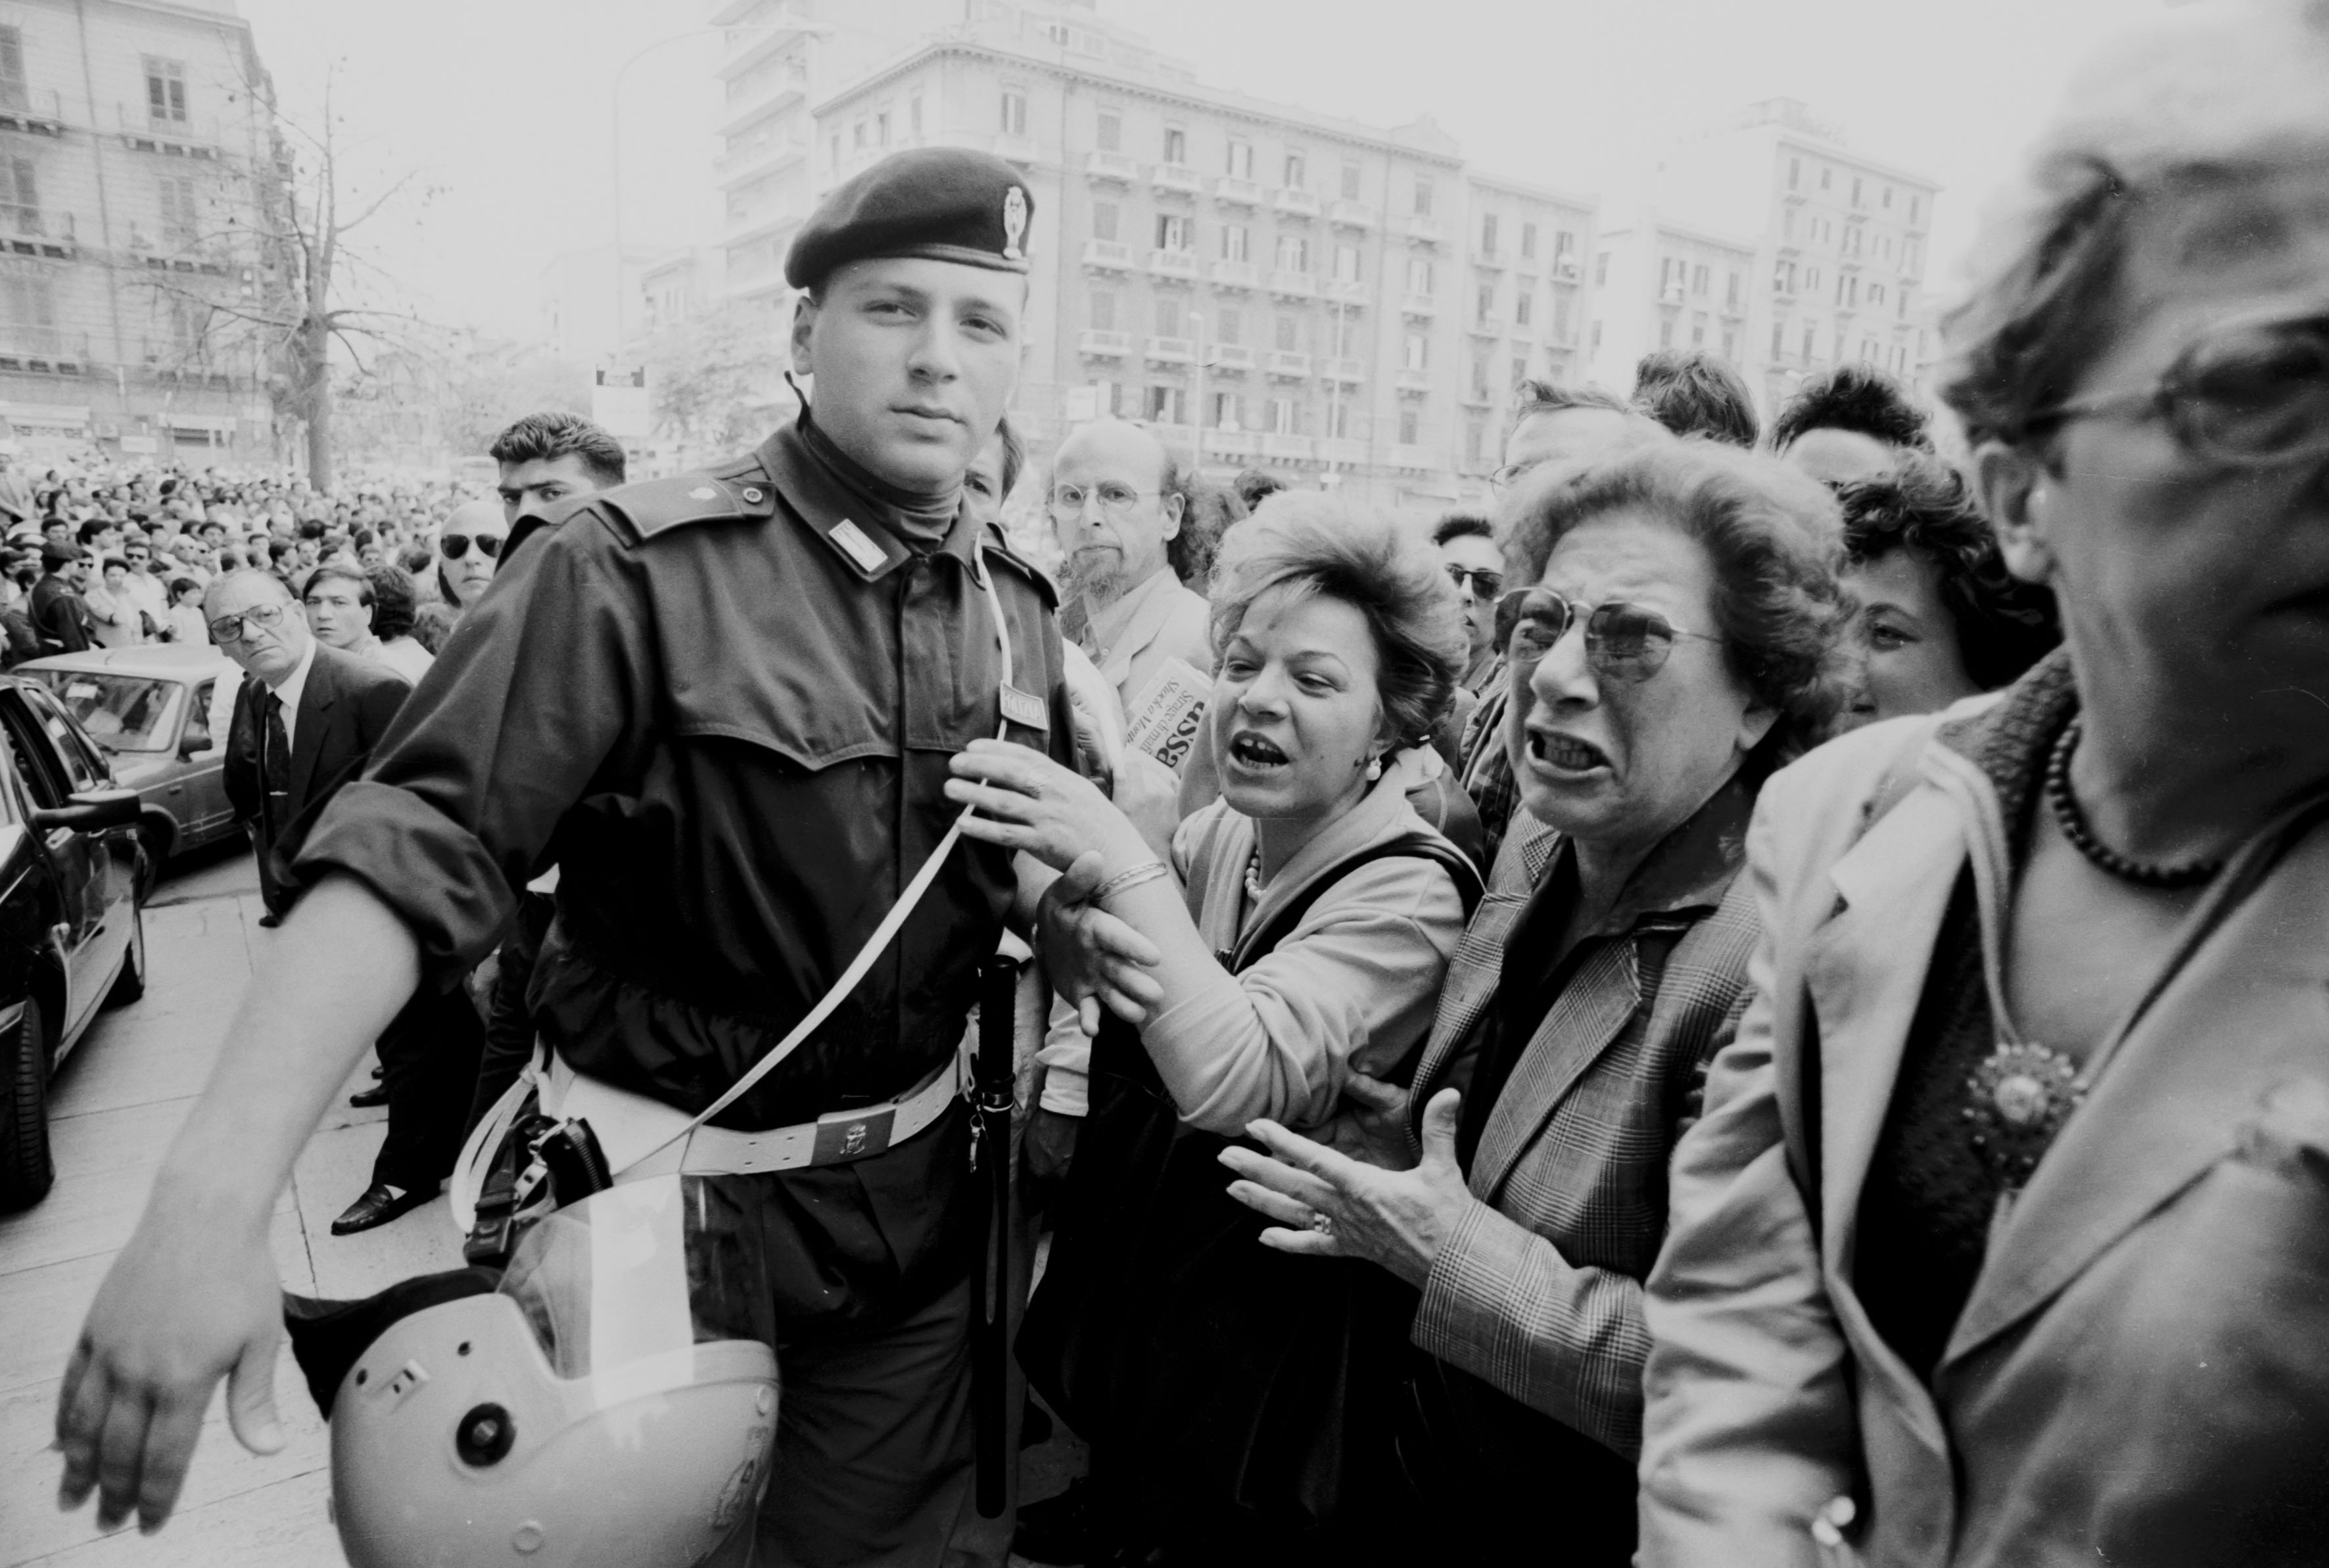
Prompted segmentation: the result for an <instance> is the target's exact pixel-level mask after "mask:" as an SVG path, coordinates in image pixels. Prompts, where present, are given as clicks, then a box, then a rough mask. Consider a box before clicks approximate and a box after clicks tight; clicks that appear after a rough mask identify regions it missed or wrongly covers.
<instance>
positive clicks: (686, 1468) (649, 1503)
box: [331, 1175, 778, 1568]
mask: <svg viewBox="0 0 2329 1568" xmlns="http://www.w3.org/2000/svg"><path fill="white" fill-rule="evenodd" d="M753 1199H754V1194H753V1189H752V1187H751V1185H750V1184H749V1183H747V1182H742V1181H739V1180H736V1179H735V1178H720V1177H693V1176H676V1175H674V1176H664V1177H655V1178H647V1179H645V1180H640V1181H635V1182H626V1183H622V1184H620V1185H618V1186H616V1187H612V1188H608V1189H607V1190H606V1191H603V1192H599V1193H597V1194H594V1195H592V1196H591V1197H588V1198H586V1199H584V1200H583V1201H582V1202H580V1203H578V1204H575V1205H572V1206H571V1207H567V1208H562V1209H560V1210H558V1211H556V1212H555V1213H553V1214H552V1215H550V1216H548V1217H547V1218H544V1219H542V1220H541V1221H540V1222H538V1223H537V1224H535V1225H533V1228H531V1229H530V1230H529V1231H528V1232H527V1233H526V1235H524V1237H523V1239H522V1240H521V1241H520V1242H519V1243H518V1245H517V1249H516V1251H515V1253H514V1255H513V1256H512V1258H511V1261H510V1266H509V1268H508V1270H507V1272H505V1273H504V1276H503V1277H502V1280H501V1282H500V1285H499V1287H498V1288H497V1289H495V1290H494V1291H491V1292H490V1293H485V1294H473V1295H468V1296H465V1297H463V1298H461V1299H458V1300H449V1301H444V1302H441V1303H439V1304H437V1305H432V1306H428V1307H425V1308H423V1309H421V1310H417V1311H414V1312H412V1313H411V1314H410V1316H406V1317H402V1318H400V1319H396V1320H395V1321H393V1322H391V1323H390V1324H389V1325H388V1327H387V1328H386V1329H383V1330H382V1331H381V1332H380V1333H379V1335H378V1337H377V1338H374V1339H372V1342H371V1344H370V1345H369V1346H368V1347H365V1348H364V1349H363V1352H362V1353H361V1354H360V1355H359V1356H357V1357H356V1358H355V1361H354V1365H353V1366H350V1367H349V1369H348V1371H347V1372H346V1374H345V1376H344V1377H343V1378H342V1379H341V1380H340V1382H339V1385H338V1387H337V1390H336V1393H335V1397H334V1399H333V1401H332V1407H331V1429H332V1498H333V1518H334V1522H335V1524H336V1525H337V1526H338V1527H339V1533H340V1542H341V1545H342V1546H343V1547H344V1549H345V1551H346V1553H347V1558H348V1562H349V1563H350V1565H351V1568H486V1565H487V1564H492V1563H508V1564H511V1565H512V1568H519V1565H523V1568H696V1565H698V1564H702V1563H707V1562H709V1561H710V1560H711V1559H712V1557H713V1555H714V1554H721V1549H722V1547H723V1546H729V1547H731V1551H730V1552H729V1553H726V1554H722V1560H723V1561H735V1562H748V1561H750V1546H749V1545H743V1546H742V1547H741V1549H740V1551H737V1550H735V1548H734V1545H733V1544H734V1543H736V1542H737V1541H738V1540H739V1539H740V1538H741V1539H744V1540H749V1535H750V1530H751V1528H752V1521H753V1517H754V1515H755V1514H756V1513H757V1512H758V1510H759V1502H760V1496H761V1493H762V1491H763V1490H764V1489H765V1488H766V1486H767V1483H768V1467H769V1460H770V1456H771V1454H772V1453H773V1451H774V1448H775V1441H776V1431H777V1403H778V1378H777V1357H776V1352H775V1350H774V1349H773V1348H772V1347H771V1346H772V1343H773V1339H774V1322H773V1312H772V1307H771V1298H770V1294H769V1291H768V1282H767V1273H766V1269H765V1266H764V1264H763V1262H762V1253H761V1249H760V1243H759V1211H758V1207H757V1206H756V1204H755V1203H754V1201H753Z"/></svg>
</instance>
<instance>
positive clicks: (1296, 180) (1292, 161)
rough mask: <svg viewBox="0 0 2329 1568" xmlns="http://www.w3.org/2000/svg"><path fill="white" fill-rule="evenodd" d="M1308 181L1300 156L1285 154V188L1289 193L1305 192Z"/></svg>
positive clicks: (1298, 154)
mask: <svg viewBox="0 0 2329 1568" xmlns="http://www.w3.org/2000/svg"><path fill="white" fill-rule="evenodd" d="M1308 179H1309V175H1308V174H1306V172H1305V166H1304V164H1303V162H1302V155H1301V154H1300V153H1288V154H1287V155H1286V188H1287V190H1289V191H1301V190H1306V189H1307V188H1308V186H1307V184H1306V182H1307V180H1308Z"/></svg>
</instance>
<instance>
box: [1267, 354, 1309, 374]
mask: <svg viewBox="0 0 2329 1568" xmlns="http://www.w3.org/2000/svg"><path fill="white" fill-rule="evenodd" d="M1269 373H1270V374H1271V375H1273V376H1282V377H1284V378H1286V379H1287V380H1295V381H1298V380H1304V379H1306V378H1307V377H1308V375H1309V374H1310V356H1309V355H1308V354H1299V353H1296V352H1293V351H1292V350H1290V349H1273V350H1272V351H1271V352H1270V355H1269Z"/></svg>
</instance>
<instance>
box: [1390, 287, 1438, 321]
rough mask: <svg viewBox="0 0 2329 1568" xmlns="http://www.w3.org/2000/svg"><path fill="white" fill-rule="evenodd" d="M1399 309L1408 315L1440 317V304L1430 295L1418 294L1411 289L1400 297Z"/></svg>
mask: <svg viewBox="0 0 2329 1568" xmlns="http://www.w3.org/2000/svg"><path fill="white" fill-rule="evenodd" d="M1399 308H1400V313H1401V314H1402V315H1438V314H1439V302H1438V300H1436V299H1434V298H1432V297H1431V296H1429V295H1428V294H1418V293H1416V292H1415V291H1414V290H1413V289H1410V290H1409V291H1408V292H1407V293H1405V294H1402V295H1400V296H1399Z"/></svg>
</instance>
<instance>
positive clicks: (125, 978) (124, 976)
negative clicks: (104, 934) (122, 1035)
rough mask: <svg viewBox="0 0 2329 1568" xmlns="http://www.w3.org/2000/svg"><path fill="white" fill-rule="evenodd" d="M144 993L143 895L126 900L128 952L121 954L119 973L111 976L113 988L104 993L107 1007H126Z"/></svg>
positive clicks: (144, 921) (144, 910) (144, 914)
mask: <svg viewBox="0 0 2329 1568" xmlns="http://www.w3.org/2000/svg"><path fill="white" fill-rule="evenodd" d="M145 994H146V906H145V900H143V899H142V898H133V899H131V900H130V902H129V951H128V952H127V953H123V954H122V955H121V972H120V973H119V974H118V975H116V976H114V979H113V989H112V990H111V991H107V992H106V993H105V1005H106V1006H108V1007H127V1006H128V1005H129V1004H130V1003H131V1002H133V1001H136V1000H137V999H138V998H139V997H141V996H144V995H145Z"/></svg>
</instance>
